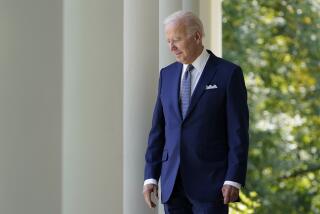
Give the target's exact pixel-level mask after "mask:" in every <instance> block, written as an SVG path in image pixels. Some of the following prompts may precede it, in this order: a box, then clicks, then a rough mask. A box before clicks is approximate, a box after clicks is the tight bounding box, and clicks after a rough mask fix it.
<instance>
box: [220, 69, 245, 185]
mask: <svg viewBox="0 0 320 214" xmlns="http://www.w3.org/2000/svg"><path fill="white" fill-rule="evenodd" d="M227 129H228V132H227V133H228V146H229V153H228V169H227V174H226V178H225V180H229V181H234V182H237V183H240V184H241V185H242V186H244V185H245V179H246V172H247V161H248V147H249V134H248V130H249V110H248V105H247V90H246V86H245V82H244V78H243V73H242V70H241V68H240V67H237V68H236V69H235V70H234V71H233V72H232V75H231V77H230V79H229V82H228V86H227Z"/></svg>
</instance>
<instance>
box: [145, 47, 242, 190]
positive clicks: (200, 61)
mask: <svg viewBox="0 0 320 214" xmlns="http://www.w3.org/2000/svg"><path fill="white" fill-rule="evenodd" d="M209 56H210V55H209V53H208V52H207V51H206V49H205V48H203V50H202V53H201V54H200V56H198V58H197V59H196V60H195V61H194V62H193V63H192V65H193V67H194V69H193V70H192V72H191V95H192V93H193V92H194V90H195V88H196V86H197V83H198V82H199V79H200V77H201V74H202V72H203V70H204V67H205V66H206V64H207V61H208V59H209ZM187 66H188V64H183V67H182V72H181V78H180V79H181V81H180V97H181V91H182V90H181V87H182V77H183V75H184V73H185V72H186V69H187ZM146 184H155V185H158V182H157V180H156V179H153V178H150V179H147V180H145V181H144V185H146ZM224 184H225V185H231V186H234V187H236V188H238V189H240V188H241V184H239V183H237V182H234V181H225V182H224Z"/></svg>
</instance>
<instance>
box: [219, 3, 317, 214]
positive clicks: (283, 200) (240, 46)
mask: <svg viewBox="0 0 320 214" xmlns="http://www.w3.org/2000/svg"><path fill="white" fill-rule="evenodd" d="M319 11H320V0H291V1H289V0H282V1H281V0H268V1H262V0H259V1H258V0H253V1H252V0H238V1H232V0H223V52H224V54H223V57H224V58H226V59H229V60H231V61H233V62H235V63H237V64H239V65H241V67H242V68H243V70H244V73H245V79H246V85H247V89H248V103H249V108H250V150H249V164H248V176H247V184H246V187H245V188H244V189H243V191H242V196H241V198H242V199H243V203H241V204H238V205H233V209H232V210H233V211H232V213H263V214H265V213H266V214H267V213H268V214H269V213H273V214H277V213H279V214H283V213H284V214H286V213H293V214H294V213H297V214H298V213H299V214H300V213H302V214H308V213H310V214H311V213H312V214H314V213H320V96H319V95H320V84H319V82H320V12H319ZM250 210H251V211H250Z"/></svg>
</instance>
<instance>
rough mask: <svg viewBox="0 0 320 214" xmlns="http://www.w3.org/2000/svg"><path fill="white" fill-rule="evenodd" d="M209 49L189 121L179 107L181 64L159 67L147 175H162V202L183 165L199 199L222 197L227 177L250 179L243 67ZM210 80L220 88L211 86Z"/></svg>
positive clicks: (187, 186) (190, 190)
mask: <svg viewBox="0 0 320 214" xmlns="http://www.w3.org/2000/svg"><path fill="white" fill-rule="evenodd" d="M208 52H209V54H210V57H209V59H208V62H207V64H206V66H205V68H204V70H203V73H202V75H201V77H200V79H199V82H198V84H197V86H196V88H195V90H194V92H193V94H192V97H191V101H190V105H189V109H188V112H187V115H186V117H185V119H184V120H183V119H182V116H181V111H180V106H179V90H180V77H181V72H182V64H181V63H179V62H175V63H173V64H170V65H169V66H167V67H165V68H163V69H161V72H160V78H159V89H158V96H157V100H156V104H155V108H154V113H153V120H152V127H151V130H150V134H149V139H148V146H147V151H146V155H145V159H146V165H145V175H144V178H145V179H150V178H154V179H156V180H158V179H159V177H160V176H161V190H162V195H161V199H162V203H165V202H167V201H168V199H169V197H170V195H171V193H172V190H173V186H174V183H175V178H176V175H177V172H178V169H179V167H180V173H181V177H182V182H183V186H184V188H185V191H186V194H187V195H188V196H189V197H191V198H192V199H194V200H198V201H203V202H211V201H212V202H215V201H222V193H221V188H222V186H223V183H224V181H225V180H229V181H234V182H238V183H240V184H241V185H244V184H245V177H246V170H247V157H248V144H249V139H248V127H249V113H248V106H247V92H246V87H245V83H244V79H243V74H242V71H241V68H240V67H239V66H237V65H235V64H233V63H231V62H228V61H226V60H224V59H221V58H218V57H216V56H215V55H214V54H213V53H212V52H211V51H208ZM208 85H216V86H217V88H214V89H206V86H208Z"/></svg>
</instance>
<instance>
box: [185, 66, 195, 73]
mask: <svg viewBox="0 0 320 214" xmlns="http://www.w3.org/2000/svg"><path fill="white" fill-rule="evenodd" d="M193 68H194V67H193V65H192V64H189V65H188V66H187V69H186V72H190V71H192V69H193Z"/></svg>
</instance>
